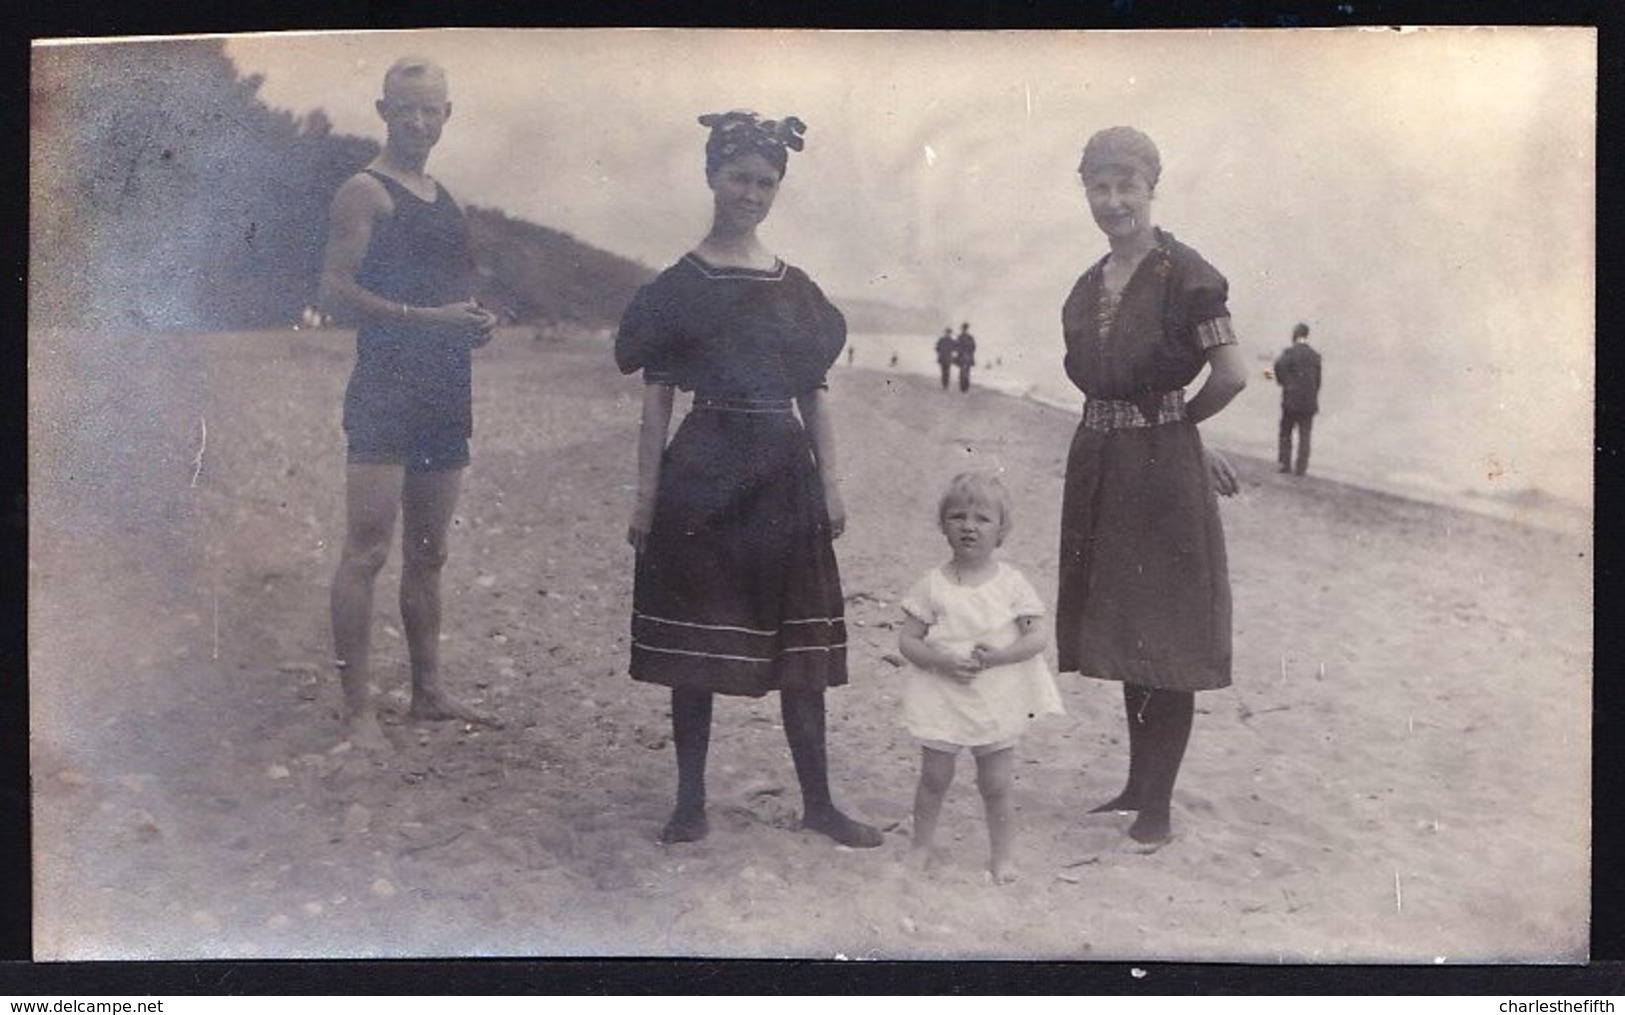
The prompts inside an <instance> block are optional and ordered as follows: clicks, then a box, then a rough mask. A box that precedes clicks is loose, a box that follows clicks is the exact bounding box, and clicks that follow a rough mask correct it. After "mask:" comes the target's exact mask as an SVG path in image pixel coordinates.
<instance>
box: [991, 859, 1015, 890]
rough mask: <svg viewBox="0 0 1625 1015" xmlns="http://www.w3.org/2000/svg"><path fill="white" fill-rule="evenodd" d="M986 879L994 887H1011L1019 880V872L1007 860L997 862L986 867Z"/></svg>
mask: <svg viewBox="0 0 1625 1015" xmlns="http://www.w3.org/2000/svg"><path fill="white" fill-rule="evenodd" d="M987 879H988V881H990V882H991V883H993V884H995V885H1012V884H1015V883H1016V882H1017V881H1020V880H1021V871H1020V870H1019V869H1017V867H1016V865H1015V864H1013V863H1011V862H1010V861H1009V860H999V861H995V862H994V863H991V864H989V865H988V868H987Z"/></svg>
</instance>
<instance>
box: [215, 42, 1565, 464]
mask: <svg viewBox="0 0 1625 1015" xmlns="http://www.w3.org/2000/svg"><path fill="white" fill-rule="evenodd" d="M227 52H228V53H229V54H231V55H232V57H233V58H234V59H235V60H236V61H237V62H238V65H239V67H240V68H241V69H242V70H243V71H244V72H247V73H258V74H263V75H264V76H265V82H264V85H263V87H262V89H261V92H260V94H261V96H262V97H263V98H264V99H265V100H266V101H267V102H269V103H271V104H272V105H276V106H280V107H283V108H287V109H291V110H293V111H295V112H301V113H302V112H308V111H309V110H312V109H317V108H320V109H322V110H324V111H325V112H326V113H327V114H328V116H330V117H331V118H332V120H333V121H334V123H335V125H336V128H337V129H339V130H341V131H343V132H346V133H354V134H359V135H364V136H369V137H379V136H381V135H380V126H381V125H380V124H379V122H378V120H377V117H376V115H375V113H374V112H373V109H372V102H373V100H374V99H375V98H376V97H377V94H378V91H379V84H380V79H381V76H382V73H383V71H384V69H385V68H386V67H387V66H388V65H389V64H390V63H391V62H392V61H393V60H394V59H395V58H396V57H398V56H400V55H402V54H405V53H418V54H422V55H425V56H428V57H431V58H433V59H435V60H437V61H439V62H440V63H442V64H443V65H444V66H445V67H446V68H447V70H448V72H449V75H450V81H451V92H452V101H453V104H454V108H455V111H454V115H453V117H452V120H451V122H450V124H449V125H448V127H447V130H446V134H445V136H444V140H443V141H442V144H441V147H440V148H438V149H437V150H436V152H435V154H434V156H433V159H432V161H431V164H430V169H431V171H432V172H433V173H435V174H436V175H438V176H439V177H440V178H441V179H442V180H443V181H445V182H446V183H447V185H448V186H450V187H451V188H452V189H453V191H454V192H455V193H456V194H457V195H458V197H459V198H460V199H462V200H463V201H465V202H467V203H473V204H480V205H484V206H489V207H497V208H501V209H503V210H504V211H506V212H508V213H510V214H513V215H517V216H520V217H523V218H527V219H531V220H533V221H536V222H539V223H542V224H544V225H548V226H552V227H554V228H558V229H562V230H564V231H566V232H569V233H572V234H574V235H575V236H577V237H579V238H581V239H583V240H586V241H588V242H590V243H592V244H594V245H596V246H600V247H603V248H605V249H608V250H611V251H614V252H616V253H619V254H622V255H625V256H628V257H632V258H635V259H637V260H639V261H642V262H644V263H646V264H648V265H650V266H651V267H660V266H663V265H665V264H668V263H670V262H671V261H672V260H673V259H675V258H676V257H677V256H679V255H680V254H681V253H682V252H683V251H684V250H686V249H688V248H689V247H690V246H692V245H693V244H694V243H695V242H697V241H698V239H699V238H700V236H701V235H702V234H703V232H704V231H705V228H706V226H707V224H708V221H709V212H710V203H709V202H710V195H709V192H708V191H707V190H706V189H705V184H704V177H703V172H702V161H703V160H702V146H703V143H704V140H705V131H704V130H703V128H701V127H700V126H699V125H698V124H697V123H696V122H695V119H696V117H697V116H698V115H699V114H701V113H705V112H713V111H721V110H727V109H731V108H737V107H746V108H752V109H755V110H757V111H759V112H760V113H762V114H764V115H767V116H781V115H784V114H790V113H793V114H795V115H797V116H800V117H801V118H802V119H803V120H805V121H806V122H807V124H808V125H809V129H808V132H807V136H806V141H807V148H806V150H805V151H804V152H802V153H799V154H796V155H793V156H792V158H791V163H790V169H789V174H788V176H787V178H786V181H785V186H784V188H783V191H782V193H781V195H780V197H779V202H778V205H777V206H776V208H775V210H774V213H773V216H772V217H771V218H770V219H769V221H768V222H767V224H766V225H765V226H764V233H763V236H764V239H765V240H766V241H767V242H768V244H769V246H771V247H772V248H773V249H774V250H775V251H776V252H777V253H779V254H780V255H781V256H782V257H784V258H785V259H786V260H788V261H790V262H791V263H794V264H797V265H800V266H802V267H804V268H806V269H807V270H808V271H809V272H810V273H811V274H812V276H813V277H814V278H815V279H816V280H818V281H819V282H820V283H821V284H822V285H823V286H824V288H825V289H826V291H828V292H830V293H831V294H832V295H833V296H835V297H836V298H837V299H839V298H840V297H842V296H847V297H854V296H870V297H875V298H879V299H885V300H890V301H893V302H898V303H904V304H916V305H925V306H930V307H934V308H937V309H939V310H940V311H941V313H942V314H943V315H944V318H945V319H944V322H943V323H945V324H946V323H948V319H952V320H953V321H955V322H957V321H960V320H969V321H972V322H973V323H974V325H975V327H976V330H977V333H978V335H979V337H982V338H983V339H984V341H991V342H993V343H997V344H998V345H999V346H1000V348H1001V349H1003V350H1006V351H1008V353H1009V354H1010V355H1011V356H1012V357H1014V358H1016V359H1017V360H1018V361H1019V360H1020V359H1021V358H1023V357H1026V356H1031V357H1042V358H1043V361H1044V362H1045V363H1048V362H1050V361H1052V360H1054V358H1055V350H1056V348H1057V346H1058V343H1059V338H1060V335H1059V331H1060V329H1059V313H1060V305H1061V302H1062V300H1063V299H1064V298H1065V295H1066V293H1067V291H1068V289H1069V288H1070V286H1071V284H1072V282H1073V280H1074V279H1075V278H1076V277H1077V275H1078V274H1079V273H1080V272H1081V271H1082V270H1083V269H1084V268H1085V267H1087V266H1088V264H1089V263H1090V262H1092V261H1093V260H1094V259H1096V258H1097V257H1099V256H1100V255H1101V254H1102V253H1103V252H1104V249H1105V248H1104V243H1103V240H1102V238H1101V235H1100V233H1099V232H1098V231H1097V230H1096V228H1095V227H1094V225H1093V223H1092V222H1091V221H1090V219H1089V215H1088V211H1087V208H1086V206H1085V204H1084V201H1083V198H1082V193H1081V189H1080V186H1079V183H1078V180H1077V176H1076V173H1075V170H1076V166H1077V161H1078V154H1079V151H1080V150H1081V147H1082V144H1083V142H1084V140H1085V139H1086V138H1087V137H1088V136H1089V134H1090V133H1092V132H1093V131H1095V130H1098V129H1100V128H1102V127H1106V126H1110V125H1113V124H1119V123H1128V124H1132V125H1135V126H1137V127H1140V128H1141V129H1143V130H1145V131H1146V132H1148V133H1149V134H1150V135H1151V136H1152V137H1153V138H1154V139H1155V140H1156V142H1157V144H1158V145H1159V147H1160V148H1161V150H1162V157H1163V165H1164V170H1163V177H1162V182H1161V184H1160V186H1159V187H1158V193H1157V198H1156V204H1155V206H1154V214H1155V215H1156V218H1157V221H1158V223H1159V224H1160V225H1162V226H1163V227H1165V228H1167V229H1169V230H1171V231H1172V232H1173V233H1174V234H1175V235H1177V236H1179V237H1180V238H1181V239H1183V240H1185V241H1186V242H1188V243H1190V244H1192V245H1194V246H1195V247H1196V248H1197V249H1199V250H1200V251H1202V252H1203V253H1204V254H1205V255H1206V256H1207V257H1208V258H1209V260H1211V261H1213V262H1214V264H1216V265H1217V266H1218V267H1219V268H1220V269H1221V270H1222V271H1223V272H1224V273H1225V274H1226V275H1227V276H1228V277H1229V278H1230V281H1231V286H1232V300H1231V308H1232V311H1233V312H1234V314H1235V318H1236V326H1237V330H1238V332H1239V333H1240V334H1241V335H1242V337H1243V342H1244V345H1247V346H1249V347H1250V348H1252V349H1254V350H1258V351H1260V352H1265V351H1270V350H1273V349H1277V348H1279V346H1281V345H1282V344H1285V342H1286V340H1287V335H1288V333H1289V331H1290V329H1291V327H1292V324H1293V323H1294V322H1296V321H1299V320H1304V321H1307V322H1309V323H1310V324H1311V325H1312V326H1314V328H1315V332H1316V334H1317V335H1319V336H1324V337H1325V338H1326V339H1327V340H1328V341H1329V342H1332V343H1334V345H1335V348H1336V351H1337V353H1338V354H1339V355H1341V356H1343V357H1344V358H1345V359H1346V358H1347V357H1348V356H1351V355H1355V356H1359V357H1362V360H1363V361H1365V362H1369V363H1378V364H1383V365H1385V366H1384V368H1385V369H1386V367H1387V365H1391V367H1392V370H1393V375H1394V377H1395V378H1396V379H1409V380H1410V381H1412V382H1414V383H1415V384H1416V385H1417V387H1416V389H1415V391H1414V393H1415V395H1416V396H1417V397H1420V398H1428V397H1431V396H1430V394H1429V389H1430V387H1440V386H1442V387H1444V388H1451V387H1453V386H1456V387H1462V386H1465V387H1470V388H1471V390H1472V391H1473V392H1474V393H1475V394H1478V395H1482V396H1484V397H1486V398H1488V399H1489V400H1490V401H1489V403H1488V404H1492V405H1498V406H1500V407H1502V409H1504V411H1505V413H1506V416H1507V419H1506V420H1505V422H1506V425H1507V428H1508V432H1509V433H1510V432H1513V431H1514V430H1517V429H1518V428H1521V430H1519V431H1518V432H1523V431H1527V430H1528V429H1529V427H1530V426H1533V427H1535V428H1536V429H1541V428H1544V429H1545V430H1546V431H1549V434H1550V435H1562V434H1573V435H1574V439H1575V441H1576V442H1577V445H1576V446H1577V447H1578V448H1579V449H1580V450H1581V452H1584V450H1585V449H1586V448H1588V447H1589V440H1588V437H1589V424H1590V419H1591V409H1590V405H1591V390H1592V387H1591V386H1592V377H1591V370H1592V348H1593V344H1592V343H1593V336H1592V328H1593V323H1592V322H1593V316H1592V314H1593V286H1594V281H1593V279H1594V264H1595V261H1594V250H1595V230H1594V222H1593V208H1594V199H1595V177H1594V160H1595V141H1594V138H1595V130H1596V115H1595V108H1596V102H1595V79H1596V36H1595V33H1594V32H1593V31H1591V30H1589V29H1577V28H1558V29H1549V28H1548V29H1542V28H1491V29H1471V28H1443V29H1426V30H1413V31H1405V32H1397V31H1391V30H1385V29H1343V30H1294V31H1249V30H1219V31H1178V32H1168V31H1158V32H1005V33H993V32H831V31H805V30H799V31H761V30H758V31H720V30H707V31H694V30H596V29H594V30H587V29H575V30H562V31H560V30H552V31H537V30H462V31H436V32H426V33H371V34H368V33H362V34H356V33H347V34H333V35H288V34H278V35H269V36H252V37H241V38H236V39H233V40H232V41H231V42H230V43H229V44H228V47H227ZM1441 371H1444V373H1441ZM1452 371H1453V373H1452ZM1554 396H1556V397H1555V398H1554ZM1520 400H1521V401H1520ZM1526 409H1527V410H1529V411H1525V410H1526ZM1477 414H1478V413H1477V410H1476V409H1469V410H1467V411H1465V412H1463V411H1460V410H1455V411H1453V412H1452V413H1450V414H1449V418H1448V419H1447V420H1445V421H1443V422H1441V423H1440V424H1439V425H1433V424H1429V426H1428V427H1427V429H1428V430H1429V431H1430V432H1433V433H1435V434H1437V435H1438V436H1439V438H1440V439H1452V438H1453V436H1454V435H1452V434H1451V433H1450V432H1449V429H1450V425H1451V424H1454V425H1458V426H1468V427H1471V426H1473V425H1476V424H1474V423H1473V422H1472V421H1471V420H1470V419H1463V417H1464V416H1465V417H1472V416H1474V415H1477ZM1531 414H1533V415H1531ZM1531 418H1533V420H1534V422H1533V423H1531V422H1530V420H1531ZM1548 443H1550V442H1548Z"/></svg>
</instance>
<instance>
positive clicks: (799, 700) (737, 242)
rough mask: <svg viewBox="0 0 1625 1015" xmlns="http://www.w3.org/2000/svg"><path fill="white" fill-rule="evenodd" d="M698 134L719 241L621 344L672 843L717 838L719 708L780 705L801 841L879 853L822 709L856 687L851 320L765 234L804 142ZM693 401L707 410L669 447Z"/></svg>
mask: <svg viewBox="0 0 1625 1015" xmlns="http://www.w3.org/2000/svg"><path fill="white" fill-rule="evenodd" d="M700 123H701V124H702V125H704V126H706V127H709V128H710V129H711V134H710V137H709V139H708V141H707V143H706V148H705V154H706V167H705V173H706V182H707V184H708V185H709V186H710V188H711V191H712V194H713V197H714V204H715V208H714V214H713V220H712V226H711V231H710V233H709V234H708V235H707V236H706V237H705V239H704V240H702V241H701V242H700V244H699V245H698V246H697V247H695V248H694V250H692V251H690V252H689V253H688V254H685V255H684V256H683V257H682V259H681V260H679V261H678V262H677V263H676V264H674V265H672V266H671V267H670V268H667V269H666V270H665V271H664V272H662V273H661V274H660V276H659V277H658V278H656V279H655V281H653V282H651V283H650V284H649V285H647V286H644V287H643V288H642V289H640V290H639V291H638V293H637V295H636V296H634V297H633V299H632V302H631V304H630V305H629V306H628V307H627V310H626V313H625V315H624V316H623V318H622V320H621V326H620V331H619V333H618V334H617V336H616V340H615V359H616V363H617V364H618V365H619V366H620V368H621V370H622V371H623V372H625V373H632V372H634V371H638V370H641V371H643V377H644V381H645V387H644V396H643V423H642V431H641V434H640V437H639V444H638V496H637V506H636V508H635V510H634V513H633V518H632V524H631V527H630V530H629V532H628V539H629V541H630V542H631V543H632V544H633V546H635V547H636V548H637V551H638V555H637V573H636V582H635V587H634V592H633V607H632V662H631V672H632V677H633V678H634V679H636V680H640V681H646V682H651V683H657V684H663V685H666V686H668V687H670V688H671V689H672V739H673V742H674V745H675V747H676V753H677V806H676V808H675V810H674V812H673V813H672V816H671V819H670V821H668V822H667V824H666V826H665V828H664V829H663V830H662V831H661V833H660V841H662V842H666V843H673V842H692V841H695V840H698V839H702V838H704V837H705V835H706V833H707V831H708V825H707V822H706V816H705V764H706V755H707V751H708V748H709V744H710V731H711V711H712V702H713V699H714V696H715V695H717V694H732V695H749V696H753V697H756V696H761V695H763V694H766V693H768V692H769V691H777V692H779V699H780V705H781V710H782V714H783V718H784V731H785V737H786V739H788V741H789V744H790V753H791V757H792V759H793V760H794V763H795V770H796V777H797V779H798V780H799V781H800V784H801V794H802V803H803V811H802V827H804V828H807V829H809V830H812V831H817V832H821V833H823V834H825V835H828V836H829V837H830V838H832V839H834V840H835V841H836V842H839V843H841V844H843V845H847V846H855V847H870V846H878V845H880V843H881V841H882V840H881V835H880V832H879V831H878V830H876V829H874V828H872V827H870V826H869V825H865V824H862V823H861V822H858V821H854V820H852V819H851V818H849V817H847V816H846V815H845V814H843V813H841V811H839V810H838V809H837V808H836V807H835V805H834V803H833V802H832V800H831V798H830V791H829V775H828V759H827V752H826V750H825V736H824V690H825V689H826V688H829V687H835V686H838V685H840V684H844V683H846V679H847V678H846V626H845V622H844V620H843V613H842V610H843V598H842V595H841V581H840V573H839V570H838V568H837V566H836V560H835V551H834V547H833V545H832V541H833V540H834V538H835V537H836V536H838V535H840V533H841V530H842V528H843V527H844V525H845V521H846V519H845V509H844V507H843V506H842V503H841V497H840V490H839V487H838V486H837V482H836V477H835V463H834V460H833V457H834V453H835V444H834V433H833V430H832V428H831V425H830V420H829V415H828V410H827V406H826V401H825V395H826V392H825V384H824V377H825V373H826V372H827V371H828V370H829V368H830V366H831V365H833V364H834V362H835V360H836V357H837V356H838V355H839V354H840V352H841V348H842V347H843V346H844V345H845V344H846V321H845V319H844V318H843V317H842V316H841V313H840V311H839V310H837V309H836V308H835V307H834V306H833V305H831V304H830V302H829V301H828V300H826V299H825V298H824V294H823V293H822V292H821V291H820V290H819V288H818V286H817V285H815V284H814V283H813V281H812V280H811V279H809V278H808V277H807V275H806V274H805V273H804V272H802V271H801V270H800V269H797V268H793V267H790V266H789V265H787V264H785V263H784V262H783V261H781V260H779V259H778V258H777V257H775V256H774V255H773V254H772V253H771V252H770V251H768V250H767V248H766V247H765V246H763V244H762V242H761V240H760V239H759V238H758V237H757V234H756V230H757V226H759V225H760V224H761V222H762V221H763V220H764V219H765V218H766V217H767V214H768V212H769V211H770V210H771V209H772V207H773V201H774V198H775V197H776V196H777V193H778V187H779V183H780V181H781V180H782V179H783V177H784V171H785V167H786V163H787V161H788V153H789V151H790V150H792V149H793V150H796V151H799V150H800V149H801V148H802V139H801V134H802V133H803V132H804V131H805V129H806V128H805V126H804V125H803V124H802V123H801V121H800V120H797V119H795V118H794V117H789V118H786V119H785V120H782V121H773V120H761V119H759V118H758V117H757V116H756V115H755V114H754V113H748V112H743V111H735V112H731V113H723V114H712V115H708V116H703V117H701V118H700ZM677 388H682V389H683V390H685V391H692V392H693V393H694V405H693V409H692V411H691V412H690V413H689V414H688V416H687V418H686V419H684V420H683V422H682V424H681V425H680V426H679V427H678V430H677V433H676V435H675V436H674V437H673V438H672V441H671V443H670V445H669V446H668V445H667V444H666V435H667V431H668V429H669V427H670V421H671V413H672V405H673V392H674V390H675V389H677Z"/></svg>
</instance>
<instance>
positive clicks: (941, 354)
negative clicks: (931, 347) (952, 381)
mask: <svg viewBox="0 0 1625 1015" xmlns="http://www.w3.org/2000/svg"><path fill="white" fill-rule="evenodd" d="M958 353H959V347H958V345H957V344H956V343H955V342H954V329H953V326H952V325H949V326H948V327H946V328H943V329H942V337H941V338H939V339H937V366H938V367H940V368H941V370H942V390H943V391H947V390H948V379H949V378H950V377H951V376H952V374H953V369H954V359H955V357H956V356H957V355H958ZM892 365H893V366H896V365H897V364H896V362H895V360H894V362H893V363H892Z"/></svg>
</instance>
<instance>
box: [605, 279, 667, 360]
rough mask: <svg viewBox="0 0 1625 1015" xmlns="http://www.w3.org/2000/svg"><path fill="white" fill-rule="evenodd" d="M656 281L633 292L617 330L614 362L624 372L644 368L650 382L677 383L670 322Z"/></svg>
mask: <svg viewBox="0 0 1625 1015" xmlns="http://www.w3.org/2000/svg"><path fill="white" fill-rule="evenodd" d="M662 307H663V303H662V301H661V300H660V299H659V298H658V296H657V295H656V292H655V286H654V285H653V284H651V285H646V286H642V287H641V288H639V289H638V291H637V292H636V293H634V294H633V295H632V301H631V302H630V303H628V304H627V306H626V310H625V312H624V313H622V314H621V324H620V327H619V328H617V329H616V331H615V365H616V366H617V367H619V368H620V370H621V373H623V374H631V373H636V372H637V371H639V370H642V371H643V379H644V380H645V381H646V382H648V383H650V384H671V383H674V381H675V378H674V377H673V366H674V364H673V363H672V362H671V356H670V354H669V351H668V350H669V346H670V342H669V341H667V337H668V334H669V331H670V324H669V322H668V321H667V320H666V317H667V315H666V314H665V313H664V312H663V309H662Z"/></svg>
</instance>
